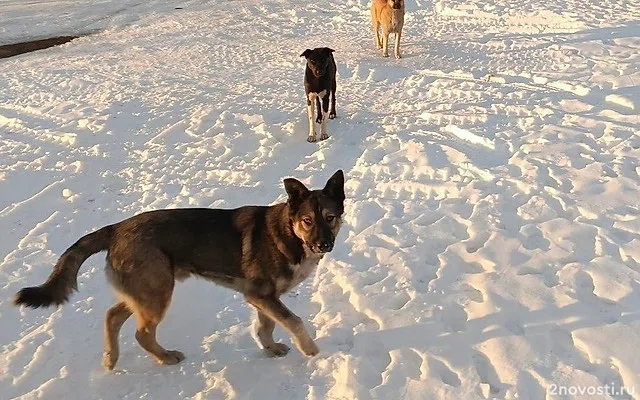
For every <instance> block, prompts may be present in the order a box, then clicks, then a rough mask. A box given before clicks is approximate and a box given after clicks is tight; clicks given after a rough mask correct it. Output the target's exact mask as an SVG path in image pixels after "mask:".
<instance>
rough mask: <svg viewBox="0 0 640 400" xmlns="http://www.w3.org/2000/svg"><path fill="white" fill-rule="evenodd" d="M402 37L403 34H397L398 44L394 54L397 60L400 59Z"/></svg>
mask: <svg viewBox="0 0 640 400" xmlns="http://www.w3.org/2000/svg"><path fill="white" fill-rule="evenodd" d="M400 35H401V32H396V43H395V48H394V54H395V56H396V58H397V59H400Z"/></svg>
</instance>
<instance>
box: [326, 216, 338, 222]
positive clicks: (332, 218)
mask: <svg viewBox="0 0 640 400" xmlns="http://www.w3.org/2000/svg"><path fill="white" fill-rule="evenodd" d="M334 219H336V217H335V216H333V215H327V218H326V220H327V222H333V220H334Z"/></svg>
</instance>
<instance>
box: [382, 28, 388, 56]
mask: <svg viewBox="0 0 640 400" xmlns="http://www.w3.org/2000/svg"><path fill="white" fill-rule="evenodd" d="M382 57H389V32H385V31H382Z"/></svg>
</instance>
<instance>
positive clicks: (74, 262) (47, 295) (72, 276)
mask: <svg viewBox="0 0 640 400" xmlns="http://www.w3.org/2000/svg"><path fill="white" fill-rule="evenodd" d="M112 236H113V225H109V226H105V227H104V228H102V229H99V230H97V231H95V232H92V233H90V234H88V235H86V236H83V237H82V238H80V239H79V240H78V241H77V242H75V243H74V244H73V245H72V246H71V247H69V248H68V249H67V250H66V251H65V252H64V253H63V254H62V256H60V259H58V262H57V263H56V266H55V267H54V269H53V272H52V273H51V275H49V279H47V281H46V282H45V283H43V284H42V285H40V286H33V287H26V288H24V289H22V290H20V291H19V292H18V293H16V296H15V299H14V300H13V303H14V304H15V305H24V306H27V307H31V308H38V307H48V306H50V305H53V304H55V305H56V306H59V305H60V304H62V303H64V302H66V301H67V300H69V295H70V294H71V292H72V291H74V290H77V289H78V280H77V278H78V270H79V269H80V266H81V265H82V263H83V262H84V261H85V260H86V259H87V258H89V257H90V256H91V255H93V254H95V253H98V252H100V251H103V250H107V249H108V248H109V243H110V242H111V237H112Z"/></svg>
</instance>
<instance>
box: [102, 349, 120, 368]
mask: <svg viewBox="0 0 640 400" xmlns="http://www.w3.org/2000/svg"><path fill="white" fill-rule="evenodd" d="M116 362H118V352H113V351H105V352H104V353H103V354H102V366H103V367H104V368H105V369H108V370H109V371H111V370H112V369H113V367H115V366H116Z"/></svg>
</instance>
